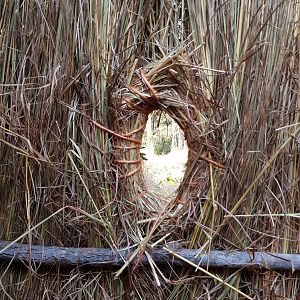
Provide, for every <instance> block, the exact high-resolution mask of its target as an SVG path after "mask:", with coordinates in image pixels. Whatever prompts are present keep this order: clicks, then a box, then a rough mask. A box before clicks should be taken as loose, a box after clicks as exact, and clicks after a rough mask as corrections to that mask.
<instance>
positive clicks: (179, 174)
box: [143, 149, 188, 199]
mask: <svg viewBox="0 0 300 300" xmlns="http://www.w3.org/2000/svg"><path fill="white" fill-rule="evenodd" d="M143 150H144V151H143V152H144V153H145V156H146V158H147V159H148V160H145V161H144V176H145V181H146V184H147V186H148V189H149V190H150V191H152V192H154V193H156V194H158V195H159V196H162V197H164V198H169V199H172V198H173V197H174V196H175V195H176V193H175V191H176V189H177V188H178V187H179V185H180V182H181V180H182V178H183V175H184V171H185V164H186V162H187V155H188V150H187V149H183V150H172V151H171V152H170V153H168V154H166V155H155V154H154V153H153V151H151V149H143Z"/></svg>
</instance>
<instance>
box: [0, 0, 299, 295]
mask: <svg viewBox="0 0 300 300" xmlns="http://www.w3.org/2000/svg"><path fill="white" fill-rule="evenodd" d="M0 11H1V12H2V14H1V16H0V45H1V48H0V199H1V205H0V229H1V230H0V234H1V239H2V240H5V241H16V240H18V242H22V243H28V244H29V245H57V246H61V247H63V246H64V247H102V248H104V247H106V248H111V249H113V250H116V251H117V250H118V249H121V248H122V249H124V248H125V249H127V248H130V249H132V250H133V251H134V252H133V256H132V257H131V259H132V260H134V263H133V264H132V263H131V262H130V260H131V259H129V260H125V261H124V266H123V267H122V268H121V269H119V270H105V269H102V268H101V269H100V270H99V269H81V268H72V269H68V268H67V269H66V268H64V267H60V266H59V265H58V266H55V267H53V268H52V269H49V268H44V267H42V266H40V265H38V264H37V263H36V262H34V261H29V263H28V264H26V263H24V265H20V264H14V263H9V264H7V263H3V264H2V265H1V272H0V296H1V299H123V298H124V299H153V298H155V299H243V298H248V299H280V298H282V299H297V298H298V297H299V294H298V286H299V275H298V273H296V272H294V273H293V272H275V271H271V270H267V271H253V270H248V269H239V270H237V271H230V270H209V271H206V269H201V270H202V271H201V272H200V271H198V272H195V269H194V268H189V267H187V268H180V269H179V268H177V267H174V268H173V267H172V266H171V265H168V266H164V267H162V266H157V265H156V264H155V262H154V261H152V260H151V255H150V254H149V252H148V249H150V248H156V247H157V248H159V247H162V246H164V247H165V248H166V249H169V251H170V252H171V253H172V254H174V253H175V252H176V247H183V248H190V249H199V251H200V252H201V251H202V252H207V251H210V250H242V251H249V255H253V253H255V251H256V250H260V251H266V252H272V253H276V252H281V253H297V252H298V251H299V222H298V218H299V208H300V207H299V178H298V176H299V138H298V131H299V129H300V128H299V96H298V93H299V86H298V81H299V23H298V21H299V4H298V3H297V1H294V0H282V1H279V0H269V1H263V0H257V1H248V0H247V1H246V0H241V1H234V0H229V1H223V0H217V1H209V0H186V1H185V0H172V1H171V0H145V1H135V0H132V1H117V0H91V1H70V0H65V1H59V0H57V1H40V0H27V1H21V0H3V1H0ZM155 110H159V111H163V112H166V113H167V114H169V115H170V116H171V117H172V118H173V119H174V120H175V121H176V122H177V123H178V125H179V126H180V127H181V129H182V130H183V132H184V135H185V138H186V141H187V144H188V147H189V156H188V162H187V165H186V172H185V175H184V178H183V180H182V182H181V185H180V187H179V189H178V191H177V197H176V198H175V199H171V200H170V201H164V199H162V198H161V197H159V195H154V194H153V193H151V191H148V190H147V185H146V184H145V183H144V179H143V173H142V163H141V160H140V148H141V141H142V136H143V132H144V129H145V125H146V121H147V118H148V115H149V113H151V112H152V111H155ZM29 249H30V246H29ZM0 253H1V250H0ZM143 254H146V255H147V258H148V260H149V263H150V267H143V264H139V263H138V262H139V261H140V259H141V255H143ZM187 266H188V262H187ZM220 278H222V279H220Z"/></svg>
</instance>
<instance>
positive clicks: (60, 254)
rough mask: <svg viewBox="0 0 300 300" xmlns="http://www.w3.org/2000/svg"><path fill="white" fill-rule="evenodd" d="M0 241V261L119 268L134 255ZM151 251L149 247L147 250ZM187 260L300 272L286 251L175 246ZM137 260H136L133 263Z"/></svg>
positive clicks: (155, 253) (160, 257) (160, 258)
mask: <svg viewBox="0 0 300 300" xmlns="http://www.w3.org/2000/svg"><path fill="white" fill-rule="evenodd" d="M8 245H9V242H4V241H0V262H1V261H2V262H5V261H14V262H29V261H30V259H31V261H32V262H36V263H37V264H41V265H46V266H53V265H60V266H66V267H76V266H90V267H120V266H122V265H123V264H124V262H126V261H127V260H128V259H129V257H130V256H131V255H132V253H133V250H120V251H118V252H117V251H114V250H111V249H106V248H66V247H55V246H42V245H32V246H31V251H30V248H29V245H28V244H18V243H15V244H13V245H12V246H10V247H8V248H6V249H5V247H7V246H8ZM147 251H148V250H147ZM172 251H173V252H175V253H176V254H178V255H180V256H181V257H183V258H184V259H187V260H189V261H191V262H192V263H194V264H196V265H199V266H201V267H207V266H208V267H210V268H229V269H240V268H244V267H247V268H249V269H272V270H282V271H300V254H283V253H267V252H252V251H251V252H250V251H249V252H247V251H211V252H209V253H207V254H199V253H198V252H199V251H198V250H191V249H172ZM148 253H149V254H150V255H151V257H152V259H153V261H154V262H155V263H156V264H158V265H164V266H169V265H172V266H188V264H187V263H186V262H184V261H182V260H181V259H179V258H175V257H174V256H173V255H172V254H170V253H168V251H166V250H163V249H152V250H149V251H148ZM135 261H136V260H133V261H132V262H133V263H134V262H135ZM141 264H142V265H149V262H148V259H147V257H146V255H143V256H142V259H141Z"/></svg>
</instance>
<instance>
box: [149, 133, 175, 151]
mask: <svg viewBox="0 0 300 300" xmlns="http://www.w3.org/2000/svg"><path fill="white" fill-rule="evenodd" d="M153 144H154V153H155V154H156V155H163V154H168V153H170V152H171V145H172V137H170V136H164V135H161V136H155V137H154V138H153Z"/></svg>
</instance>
